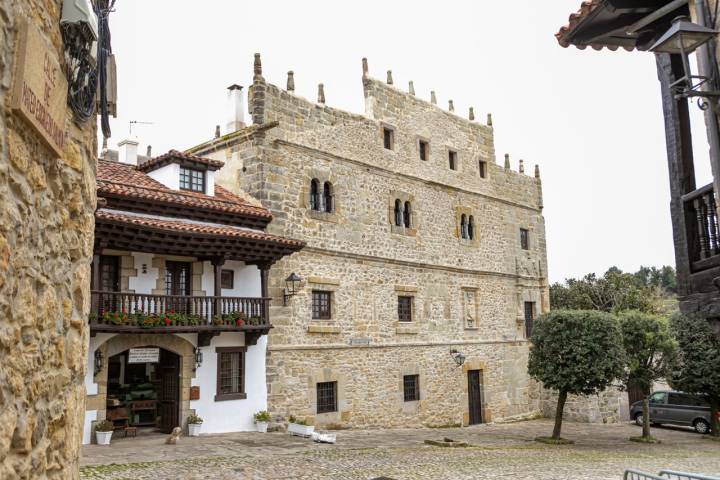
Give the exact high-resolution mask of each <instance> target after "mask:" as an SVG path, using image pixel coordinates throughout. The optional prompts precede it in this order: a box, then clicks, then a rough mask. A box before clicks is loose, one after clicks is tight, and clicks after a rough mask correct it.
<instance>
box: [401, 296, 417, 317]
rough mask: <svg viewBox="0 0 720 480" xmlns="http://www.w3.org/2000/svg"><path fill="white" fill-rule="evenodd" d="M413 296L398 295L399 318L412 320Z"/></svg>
mask: <svg viewBox="0 0 720 480" xmlns="http://www.w3.org/2000/svg"><path fill="white" fill-rule="evenodd" d="M412 301H413V297H398V320H399V321H401V322H412Z"/></svg>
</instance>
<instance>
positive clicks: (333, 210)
mask: <svg viewBox="0 0 720 480" xmlns="http://www.w3.org/2000/svg"><path fill="white" fill-rule="evenodd" d="M331 177H332V175H331V174H330V173H329V172H325V171H321V170H312V171H310V172H308V175H307V177H306V183H305V185H306V189H305V190H304V192H303V203H304V207H305V208H306V209H307V212H308V215H309V216H310V217H312V218H314V219H316V220H323V221H327V222H337V220H338V218H337V214H338V210H339V209H338V201H337V199H338V196H337V192H336V190H337V188H336V185H335V182H333V179H332V178H331Z"/></svg>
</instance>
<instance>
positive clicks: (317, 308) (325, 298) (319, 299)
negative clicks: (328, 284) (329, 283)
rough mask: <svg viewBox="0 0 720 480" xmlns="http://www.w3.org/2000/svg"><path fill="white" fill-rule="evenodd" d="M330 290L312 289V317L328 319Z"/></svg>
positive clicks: (329, 313)
mask: <svg viewBox="0 0 720 480" xmlns="http://www.w3.org/2000/svg"><path fill="white" fill-rule="evenodd" d="M331 302H332V292H324V291H320V290H313V292H312V318H313V319H316V320H330V319H331V318H332V312H331V310H330V305H331Z"/></svg>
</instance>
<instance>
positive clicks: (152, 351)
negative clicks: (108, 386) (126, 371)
mask: <svg viewBox="0 0 720 480" xmlns="http://www.w3.org/2000/svg"><path fill="white" fill-rule="evenodd" d="M159 361H160V348H131V349H130V352H129V354H128V363H157V362H159Z"/></svg>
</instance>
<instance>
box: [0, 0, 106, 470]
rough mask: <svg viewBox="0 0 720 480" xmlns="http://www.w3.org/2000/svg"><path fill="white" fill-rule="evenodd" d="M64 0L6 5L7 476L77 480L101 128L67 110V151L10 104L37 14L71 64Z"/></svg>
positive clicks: (1, 44)
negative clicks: (24, 36) (21, 34)
mask: <svg viewBox="0 0 720 480" xmlns="http://www.w3.org/2000/svg"><path fill="white" fill-rule="evenodd" d="M61 6H62V2H61V1H60V0H52V1H39V0H13V1H9V0H2V1H0V138H1V140H0V359H2V361H0V478H3V479H8V480H9V479H15V478H52V479H55V478H77V477H78V475H79V473H78V457H79V448H80V440H81V433H82V422H83V414H84V389H83V376H84V371H85V355H86V352H87V344H88V332H87V313H88V308H89V287H90V268H89V264H90V259H91V256H92V249H93V228H94V216H93V212H94V207H95V203H96V200H95V159H94V158H95V129H96V127H95V123H94V121H90V122H89V123H88V124H86V125H81V126H80V125H77V124H75V123H74V122H73V120H72V113H71V112H70V111H69V109H68V111H67V115H66V117H67V120H66V123H65V125H64V126H63V127H64V129H65V131H66V139H65V150H64V152H63V154H62V156H60V157H58V156H57V155H56V154H54V153H53V151H52V150H51V149H49V148H48V147H47V146H46V145H45V144H44V143H43V141H42V139H41V138H40V136H39V134H38V133H37V132H36V131H35V130H34V129H33V128H31V127H30V126H29V124H27V123H26V122H25V121H24V120H23V119H21V118H19V117H18V116H17V115H16V114H14V113H12V112H11V111H10V110H9V106H8V102H9V90H10V88H11V85H12V82H13V81H14V80H15V79H14V75H13V70H14V67H15V64H14V61H15V58H14V51H15V47H16V46H17V39H18V27H19V22H20V21H21V20H25V19H27V20H29V21H30V22H31V23H32V24H33V25H35V26H36V27H37V28H38V29H39V30H40V31H41V33H42V35H43V37H45V39H46V40H47V42H48V43H49V45H50V46H51V52H52V53H54V54H55V55H56V56H57V58H58V59H59V61H60V63H61V65H64V61H63V60H62V58H63V50H62V40H61V36H60V29H59V18H60V10H61Z"/></svg>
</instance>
